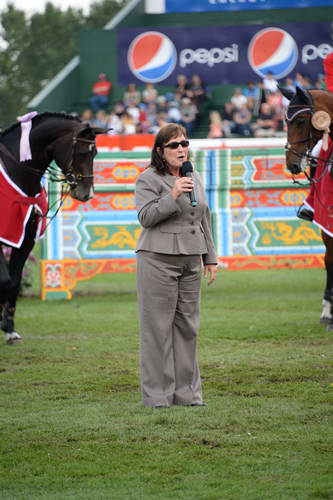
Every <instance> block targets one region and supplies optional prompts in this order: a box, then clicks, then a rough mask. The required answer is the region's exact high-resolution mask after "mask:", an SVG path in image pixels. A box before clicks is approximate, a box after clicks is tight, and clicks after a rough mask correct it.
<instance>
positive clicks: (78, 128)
mask: <svg viewBox="0 0 333 500" xmlns="http://www.w3.org/2000/svg"><path fill="white" fill-rule="evenodd" d="M73 123H74V124H75V126H74V127H73V130H72V131H71V132H70V133H68V134H65V135H64V136H63V137H62V138H60V139H58V140H57V141H56V143H55V144H54V149H53V156H54V160H55V161H56V163H57V164H58V166H59V167H60V168H61V170H62V172H63V174H64V176H65V180H66V182H67V184H68V185H69V187H70V195H71V196H72V197H73V198H75V199H76V200H79V201H87V200H89V199H90V198H92V197H93V194H94V175H93V163H94V157H95V156H96V154H97V149H96V142H95V139H96V135H97V134H105V133H106V132H107V129H103V128H98V127H92V126H90V125H89V124H88V123H85V122H73Z"/></svg>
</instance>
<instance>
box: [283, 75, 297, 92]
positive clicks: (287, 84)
mask: <svg viewBox="0 0 333 500" xmlns="http://www.w3.org/2000/svg"><path fill="white" fill-rule="evenodd" d="M283 87H284V88H286V89H289V90H292V91H293V92H295V85H294V81H293V79H292V78H290V76H289V77H287V78H286V79H285V82H284V85H283Z"/></svg>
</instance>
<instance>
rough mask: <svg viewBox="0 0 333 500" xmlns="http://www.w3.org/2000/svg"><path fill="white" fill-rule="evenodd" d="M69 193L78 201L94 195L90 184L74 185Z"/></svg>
mask: <svg viewBox="0 0 333 500" xmlns="http://www.w3.org/2000/svg"><path fill="white" fill-rule="evenodd" d="M70 195H71V197H72V198H74V199H75V200H78V201H83V202H85V201H88V200H91V198H93V196H94V188H93V187H92V186H90V187H89V188H87V187H83V186H75V187H73V188H72V189H71V190H70Z"/></svg>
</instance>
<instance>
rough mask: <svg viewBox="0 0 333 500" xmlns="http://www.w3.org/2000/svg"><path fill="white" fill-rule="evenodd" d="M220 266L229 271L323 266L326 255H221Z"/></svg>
mask: <svg viewBox="0 0 333 500" xmlns="http://www.w3.org/2000/svg"><path fill="white" fill-rule="evenodd" d="M219 266H220V268H223V269H227V270H229V271H239V270H255V269H302V268H323V267H324V255H318V254H313V255H312V254H299V255H260V256H238V257H237V256H234V257H219Z"/></svg>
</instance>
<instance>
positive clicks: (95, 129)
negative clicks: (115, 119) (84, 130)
mask: <svg viewBox="0 0 333 500" xmlns="http://www.w3.org/2000/svg"><path fill="white" fill-rule="evenodd" d="M109 130H111V129H110V128H101V127H91V131H92V132H93V133H94V134H95V135H98V134H107V133H108V131H109Z"/></svg>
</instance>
